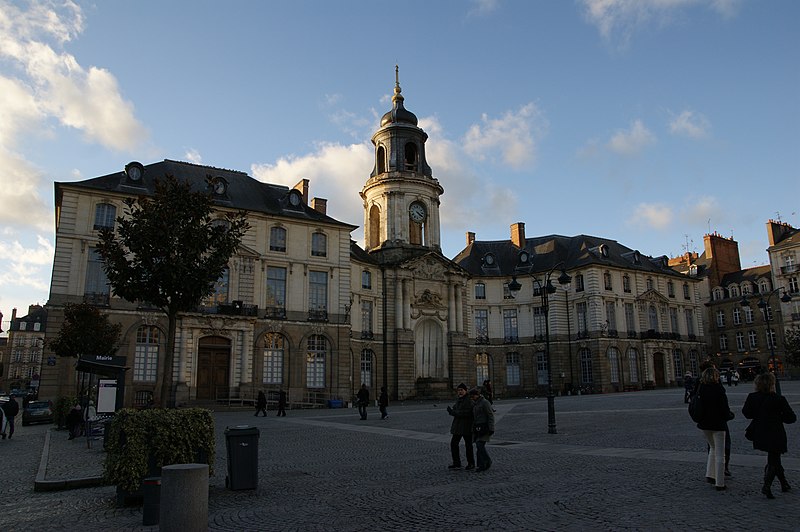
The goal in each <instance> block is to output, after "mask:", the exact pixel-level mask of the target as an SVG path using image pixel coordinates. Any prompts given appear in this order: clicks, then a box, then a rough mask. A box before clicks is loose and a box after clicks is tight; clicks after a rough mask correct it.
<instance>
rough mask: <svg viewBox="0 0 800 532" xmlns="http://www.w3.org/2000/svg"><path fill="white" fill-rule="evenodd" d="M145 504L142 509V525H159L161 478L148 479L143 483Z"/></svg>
mask: <svg viewBox="0 0 800 532" xmlns="http://www.w3.org/2000/svg"><path fill="white" fill-rule="evenodd" d="M142 492H143V494H144V504H143V507H142V525H144V526H153V525H157V524H158V520H159V517H160V515H161V477H147V478H146V479H144V481H142Z"/></svg>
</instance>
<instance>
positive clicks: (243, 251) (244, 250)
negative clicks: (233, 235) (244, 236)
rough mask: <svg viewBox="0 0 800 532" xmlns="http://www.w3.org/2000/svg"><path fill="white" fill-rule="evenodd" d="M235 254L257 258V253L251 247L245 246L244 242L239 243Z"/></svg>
mask: <svg viewBox="0 0 800 532" xmlns="http://www.w3.org/2000/svg"><path fill="white" fill-rule="evenodd" d="M236 255H238V256H240V257H247V258H250V259H257V258H259V254H258V252H257V251H255V250H254V249H252V248H249V247H247V246H245V245H244V244H239V247H238V248H236Z"/></svg>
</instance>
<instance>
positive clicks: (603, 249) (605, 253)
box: [600, 244, 608, 258]
mask: <svg viewBox="0 0 800 532" xmlns="http://www.w3.org/2000/svg"><path fill="white" fill-rule="evenodd" d="M600 255H601V256H603V257H604V258H608V246H607V245H605V244H600Z"/></svg>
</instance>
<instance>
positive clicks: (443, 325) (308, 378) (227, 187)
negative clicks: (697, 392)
mask: <svg viewBox="0 0 800 532" xmlns="http://www.w3.org/2000/svg"><path fill="white" fill-rule="evenodd" d="M427 138H428V136H427V134H426V133H425V131H423V130H422V129H421V128H420V127H419V125H418V121H417V117H416V116H415V115H414V114H413V113H412V112H410V111H408V110H407V109H406V108H405V106H404V98H403V95H402V94H401V89H400V85H399V82H397V83H396V84H395V88H394V96H393V98H392V109H391V110H390V111H388V112H387V113H386V114H385V115H383V117H382V119H381V121H380V126H379V128H378V129H377V131H376V132H375V133H374V135H373V136H372V143H373V144H374V166H373V168H372V169H371V171H370V169H369V168H365V169H364V185H363V188H362V189H361V191H360V196H361V198H362V200H363V208H364V213H363V214H364V220H363V226H364V246H363V247H361V246H359V245H358V244H356V243H355V242H353V241H352V240H351V232H352V231H353V230H354V229H355V228H356V226H355V225H352V224H351V223H348V222H347V221H341V220H336V219H333V218H331V217H330V216H328V215H327V212H326V211H327V204H326V203H327V202H326V200H324V199H320V198H309V182H308V181H307V180H302V181H300V182H299V183H298V184H297V185H296V186H295V187H293V188H289V187H285V186H281V185H274V184H269V183H263V182H260V181H258V180H256V179H254V178H253V177H251V176H249V175H247V174H246V173H243V172H239V171H235V170H225V169H221V168H214V167H210V166H201V165H196V164H191V163H186V162H179V161H172V160H164V161H161V162H156V163H152V164H141V163H139V162H135V161H134V162H131V163H129V164H127V165H125V168H124V169H121V170H119V171H115V172H113V173H110V174H108V175H104V176H100V177H96V178H93V179H88V180H84V181H79V182H61V183H56V184H55V207H56V209H55V211H56V244H55V258H54V262H53V275H52V284H51V289H50V298H49V301H48V304H47V306H46V308H47V313H48V314H47V315H48V319H47V332H46V333H47V337H48V338H50V337H54V336H55V335H56V334H57V333H58V330H59V328H60V326H61V323H62V322H63V315H64V313H63V310H64V305H65V304H67V303H79V302H89V303H92V304H94V305H96V306H97V307H99V308H100V309H101V310H102V312H103V313H105V314H107V315H108V316H109V318H110V320H111V321H113V322H118V323H121V324H122V334H121V338H120V345H119V350H118V351H117V354H116V356H115V357H113V358H114V360H111V361H105V362H104V361H97V360H92V357H91V354H80V355H81V357H80V361H79V360H78V359H69V358H62V359H58V360H55V359H53V358H51V359H49V360H54V363H53V364H52V365H47V366H45V367H44V368H43V370H42V376H41V396H42V397H49V398H55V397H57V396H59V395H74V394H76V393H79V392H80V390H78V389H77V388H78V386H79V383H81V382H84V381H81V379H80V375H79V372H80V371H83V372H85V371H90V370H92V369H98V368H100V369H101V370H102V369H103V365H104V364H105V365H109V364H111V365H114V366H115V367H116V368H117V369H116V370H115V371H116V373H115V374H117V375H120V378H123V379H124V381H125V383H124V384H125V386H124V390H125V391H124V404H125V405H126V406H141V405H145V404H147V403H148V402H149V401H151V400H153V399H154V396H155V395H156V394H158V393H159V390H160V382H161V378H162V376H163V375H164V374H165V373H166V372H171V373H172V375H173V382H174V383H175V387H174V388H175V389H174V399H175V401H176V402H177V403H178V404H203V403H204V402H207V401H217V400H226V399H229V398H231V397H236V398H252V397H254V396H255V394H256V393H257V392H258V390H262V389H263V390H265V391H277V390H278V389H280V388H283V389H285V390H287V391H288V393H289V398H290V401H291V402H292V403H295V404H324V403H325V402H326V401H328V400H341V401H342V402H349V401H352V399H353V397H354V394H355V392H356V390H357V389H358V388H359V387H360V385H361V384H362V383H365V384H367V386H368V387H369V388H370V389H371V390H373V397H374V396H376V391H377V390H378V389H379V388H380V387H381V386H386V387H387V389H388V392H389V395H390V397H392V398H393V399H395V400H407V399H423V398H426V399H427V398H443V397H450V396H452V393H453V388H454V387H455V385H457V384H458V383H459V382H465V383H467V384H468V385H475V384H480V383H482V382H483V381H484V380H486V379H488V380H490V381H491V382H492V385H493V387H494V391H495V394H496V395H497V396H500V397H513V396H533V395H537V394H538V395H542V394H544V393H546V391H547V389H548V386H552V387H553V389H554V390H555V392H556V393H577V391H578V390H581V391H583V392H612V391H625V390H639V389H644V388H651V387H663V386H671V385H674V384H675V383H676V381H678V380H679V379H681V378H682V376H683V374H684V372H685V371H687V370H688V371H692V372H693V373H695V374H696V372H697V367H698V365H699V362H700V361H702V359H703V358H704V357H705V349H704V347H703V337H702V331H703V317H704V313H703V308H704V307H703V300H701V298H700V288H699V286H700V284H701V283H702V281H701V280H700V279H699V278H698V277H697V276H693V275H691V274H681V273H678V272H676V271H675V270H673V269H672V268H671V267H670V265H669V262H668V259H667V257H665V256H662V257H649V256H645V255H642V254H640V253H639V252H638V251H637V250H634V249H630V248H627V247H625V246H623V245H621V244H619V243H618V242H616V241H614V240H611V239H607V238H598V237H593V236H588V235H578V236H571V237H568V236H559V235H549V236H535V237H528V236H526V234H525V224H524V223H521V222H517V223H513V224H510V229H511V230H510V235H509V238H508V239H506V240H492V241H482V240H479V239H477V238H476V235H475V234H474V233H473V232H469V231H465V232H466V244H465V247H464V249H463V250H462V251H461V252H460V253H459V254H458V255H457V256H455V257H453V258H448V257H446V256H444V255H443V254H442V250H441V240H440V235H441V227H440V223H441V222H440V220H441V216H440V212H439V208H440V197H441V195H442V194H443V193H444V192H445V191H444V189H443V187H442V185H441V184H440V183H439V181H438V180H437V179H436V178H435V177H434V173H433V171H432V169H431V166H430V165H429V164H428V160H427V157H426V150H425V147H426V141H427ZM433 163H434V166H435V161H433ZM167 174H170V175H174V176H175V177H177V178H178V179H181V180H185V181H188V182H189V183H191V186H192V187H193V189H195V190H207V191H208V193H209V194H211V195H212V197H213V198H214V201H215V205H216V209H217V210H218V211H219V212H220V213H224V212H229V211H230V212H233V211H245V212H246V213H247V217H248V221H249V224H250V229H249V230H248V232H247V234H246V235H245V237H244V239H243V241H242V243H241V246H240V247H239V250H238V252H237V253H236V254H235V255H234V256H233V257H232V258H231V259H230V262H229V265H228V268H227V270H226V271H225V273H224V275H223V276H222V278H220V279H219V280H218V282H217V283H216V286H215V291H214V293H213V294H212V295H211V296H210V297H208V298H207V299H206V300H205V301H203V302H202V303H201V304H199V305H198V306H197V308H196V309H194V310H193V311H192V312H186V313H184V314H182V315H180V317H179V321H178V330H177V338H176V346H175V356H174V364H173V366H172V367H169V368H167V367H164V363H163V359H164V356H163V354H164V350H165V348H166V345H167V342H166V331H167V320H166V316H165V315H164V314H163V313H162V312H161V311H159V310H158V309H154V308H150V307H149V306H148V305H147V304H144V303H142V302H131V301H125V300H123V299H121V298H119V297H117V296H115V294H114V290H113V287H111V286H109V284H108V280H107V279H106V277H105V274H104V271H103V267H102V263H101V260H100V257H99V255H98V253H97V250H96V246H97V243H98V234H99V230H100V229H102V228H106V227H114V225H115V220H116V218H117V217H118V216H120V215H122V214H123V211H124V203H123V201H124V200H125V199H126V198H130V197H137V196H147V195H151V194H152V193H153V190H154V186H153V184H154V181H155V180H156V179H158V178H160V177H163V176H165V175H167ZM353 193H355V191H353ZM586 223H587V225H590V224H591V220H588V219H587V222H586ZM76 355H78V354H77V353H76ZM106 369H107V368H106ZM79 370H80V371H79Z"/></svg>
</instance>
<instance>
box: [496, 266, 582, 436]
mask: <svg viewBox="0 0 800 532" xmlns="http://www.w3.org/2000/svg"><path fill="white" fill-rule="evenodd" d="M563 266H564V263H563V262H559V263H558V264H556V265H555V266H553V267H552V268H550V270H549V271H548V272H547V273H546V274H545V275H544V281H541V280H540V279H538V278H537V277H536V276H535V275H532V276H531V279H532V283H533V284H534V286H537V285H538V287H539V295H540V296H541V298H542V310H543V312H544V342H545V357H546V359H547V433H548V434H557V433H558V431H557V430H556V401H555V394H554V393H553V364H552V361H551V359H550V294H554V293H555V291H556V287H555V286H553V283H552V281H551V280H550V277H551V276H552V275H553V272H554V271H556V270H557V269H558V268H562V269H561V275H559V276H558V284H560V285H561V286H564V285H566V284H569V283H570V282H571V281H572V277H570V276H569V275H568V274H567V272H566V270H564V269H563ZM521 288H522V285H521V284H520V283H519V282H518V281H517V278H516V277H512V279H511V282H510V283H509V284H508V289H509V290H510V291H511V292H519V290H520V289H521ZM567 340H568V341H569V338H568V339H567Z"/></svg>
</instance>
